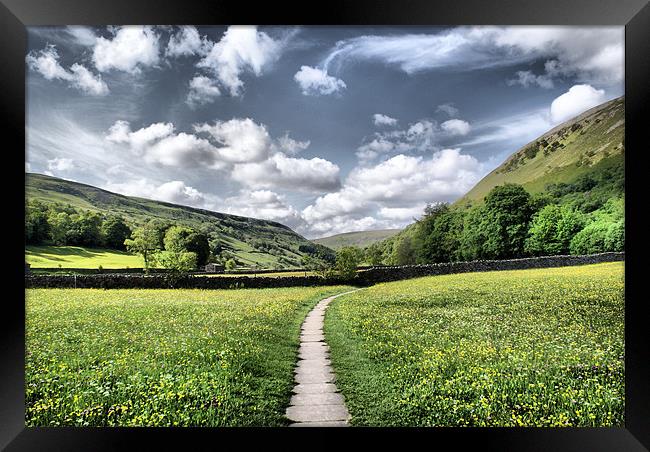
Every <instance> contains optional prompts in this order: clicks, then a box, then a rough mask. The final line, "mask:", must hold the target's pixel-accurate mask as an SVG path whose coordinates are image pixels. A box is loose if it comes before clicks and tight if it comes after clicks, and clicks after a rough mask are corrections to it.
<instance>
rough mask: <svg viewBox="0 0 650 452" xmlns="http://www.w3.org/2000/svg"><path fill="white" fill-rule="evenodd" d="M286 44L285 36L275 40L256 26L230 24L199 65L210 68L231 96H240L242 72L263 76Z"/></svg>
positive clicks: (242, 83) (242, 84)
mask: <svg viewBox="0 0 650 452" xmlns="http://www.w3.org/2000/svg"><path fill="white" fill-rule="evenodd" d="M285 46H286V40H285V39H279V40H275V39H273V38H271V37H270V36H269V35H268V34H266V33H265V32H261V31H258V30H257V27H255V26H230V27H228V29H227V30H226V32H225V33H224V35H223V37H222V38H221V40H220V41H219V42H217V43H215V44H213V45H212V48H211V49H210V50H209V52H208V53H207V54H206V55H205V57H204V58H202V59H201V60H200V61H199V62H198V63H197V67H199V68H205V69H207V70H209V71H211V72H212V73H213V74H214V76H215V77H216V79H217V80H218V81H219V83H221V85H223V87H224V88H226V89H227V90H228V91H229V92H230V95H232V96H239V95H240V94H241V93H242V88H243V86H244V82H243V81H242V80H241V78H240V76H241V74H242V73H246V72H251V73H253V74H254V75H256V76H260V75H261V74H262V72H263V70H264V69H265V68H266V67H268V66H269V65H271V64H272V63H274V62H275V61H277V60H278V59H279V58H280V55H281V54H282V51H283V49H284V47H285Z"/></svg>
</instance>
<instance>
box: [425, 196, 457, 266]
mask: <svg viewBox="0 0 650 452" xmlns="http://www.w3.org/2000/svg"><path fill="white" fill-rule="evenodd" d="M462 220H463V213H462V211H460V210H459V209H452V208H450V207H449V205H448V204H445V203H442V204H437V205H434V206H431V205H428V206H427V207H426V209H425V211H424V216H423V217H422V218H421V219H420V220H418V222H417V229H416V232H415V235H414V237H413V247H414V251H415V258H416V262H417V263H419V264H428V263H432V262H450V261H454V260H457V257H458V255H459V249H460V236H461V234H462V231H463V223H462Z"/></svg>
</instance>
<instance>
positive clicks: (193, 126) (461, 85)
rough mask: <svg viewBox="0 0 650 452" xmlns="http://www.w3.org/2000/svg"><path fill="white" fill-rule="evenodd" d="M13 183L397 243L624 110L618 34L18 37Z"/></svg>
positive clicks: (107, 32) (123, 32)
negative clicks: (428, 211) (565, 129)
mask: <svg viewBox="0 0 650 452" xmlns="http://www.w3.org/2000/svg"><path fill="white" fill-rule="evenodd" d="M25 62H26V68H27V71H26V74H27V75H26V86H27V118H26V133H27V146H26V156H25V169H26V171H28V172H34V173H41V174H48V175H52V176H56V177H60V178H63V179H68V180H72V181H76V182H81V183H85V184H90V185H94V186H97V187H100V188H103V189H106V190H110V191H113V192H117V193H121V194H125V195H131V196H139V197H144V198H150V199H157V200H162V201H167V202H173V203H177V204H183V205H188V206H193V207H199V208H204V209H209V210H214V211H218V212H225V213H232V214H238V215H244V216H249V217H255V218H263V219H268V220H273V221H278V222H280V223H283V224H285V225H287V226H289V227H291V228H293V229H294V230H295V231H297V232H299V233H301V234H302V235H304V236H305V237H307V238H317V237H324V236H328V235H332V234H337V233H342V232H351V231H361V230H374V229H387V228H402V227H404V226H406V225H408V224H410V223H412V222H413V220H414V218H417V217H419V216H420V215H421V214H422V212H423V210H424V207H425V206H426V205H427V204H433V203H438V202H453V201H454V200H456V199H458V198H459V197H461V196H462V195H463V194H465V193H466V192H467V191H468V190H470V189H471V188H472V187H473V186H474V185H475V184H476V183H477V182H478V181H479V180H480V179H481V178H482V177H483V176H485V175H486V174H487V173H489V172H490V171H492V170H493V169H494V168H496V167H497V166H498V165H499V164H501V163H502V162H503V161H504V160H505V159H506V158H507V157H508V156H509V155H510V154H512V153H513V152H515V151H516V150H517V149H518V148H520V147H521V146H523V145H525V144H526V143H528V142H530V141H532V140H534V139H535V138H536V137H538V136H539V135H541V134H542V133H544V132H545V131H547V130H549V129H551V128H552V127H554V126H555V125H557V124H560V123H561V122H563V121H566V120H568V119H570V118H572V117H573V116H575V115H577V114H580V113H581V112H583V111H585V110H587V109H589V108H591V107H593V106H596V105H598V104H600V103H602V102H605V101H607V100H610V99H613V98H615V97H618V96H621V95H623V93H624V72H623V71H624V28H623V27H591V28H584V27H555V26H554V27H542V26H511V27H487V26H481V27H453V28H449V27H446V28H442V27H387V26H381V27H369V26H351V27H338V26H336V27H335V26H308V27H295V26H291V27H257V26H214V27H204V26H201V27H194V26H107V27H101V28H100V27H95V28H89V27H80V26H74V27H30V28H28V53H27V55H26V56H25Z"/></svg>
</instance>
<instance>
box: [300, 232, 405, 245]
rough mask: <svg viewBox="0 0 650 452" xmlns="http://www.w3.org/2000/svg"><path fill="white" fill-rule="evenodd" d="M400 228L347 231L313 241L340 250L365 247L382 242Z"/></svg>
mask: <svg viewBox="0 0 650 452" xmlns="http://www.w3.org/2000/svg"><path fill="white" fill-rule="evenodd" d="M400 230H401V229H379V230H376V231H358V232H345V233H343V234H336V235H332V236H329V237H322V238H320V239H314V240H312V242H314V243H318V244H320V245H324V246H326V247H328V248H332V249H333V250H338V249H340V248H343V247H344V246H358V247H361V248H363V247H365V246H368V245H370V244H372V243H375V242H380V241H382V240H384V239H387V238H388V237H392V236H394V235H395V234H397V233H398V232H399V231H400Z"/></svg>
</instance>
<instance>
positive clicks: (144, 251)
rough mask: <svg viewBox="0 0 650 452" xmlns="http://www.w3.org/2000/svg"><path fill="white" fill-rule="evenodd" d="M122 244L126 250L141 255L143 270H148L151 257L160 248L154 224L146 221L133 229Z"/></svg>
mask: <svg viewBox="0 0 650 452" xmlns="http://www.w3.org/2000/svg"><path fill="white" fill-rule="evenodd" d="M124 245H125V246H126V249H127V250H128V251H130V252H132V253H136V254H139V255H140V256H142V259H143V260H144V269H145V272H149V265H150V264H151V263H152V260H153V257H154V256H155V254H156V253H158V252H159V251H160V249H161V248H160V240H159V236H158V229H157V228H156V225H155V224H154V223H153V222H152V221H148V222H147V223H145V224H144V225H143V226H140V227H139V228H137V229H136V230H135V231H133V233H132V234H131V238H130V239H126V240H125V241H124Z"/></svg>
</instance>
